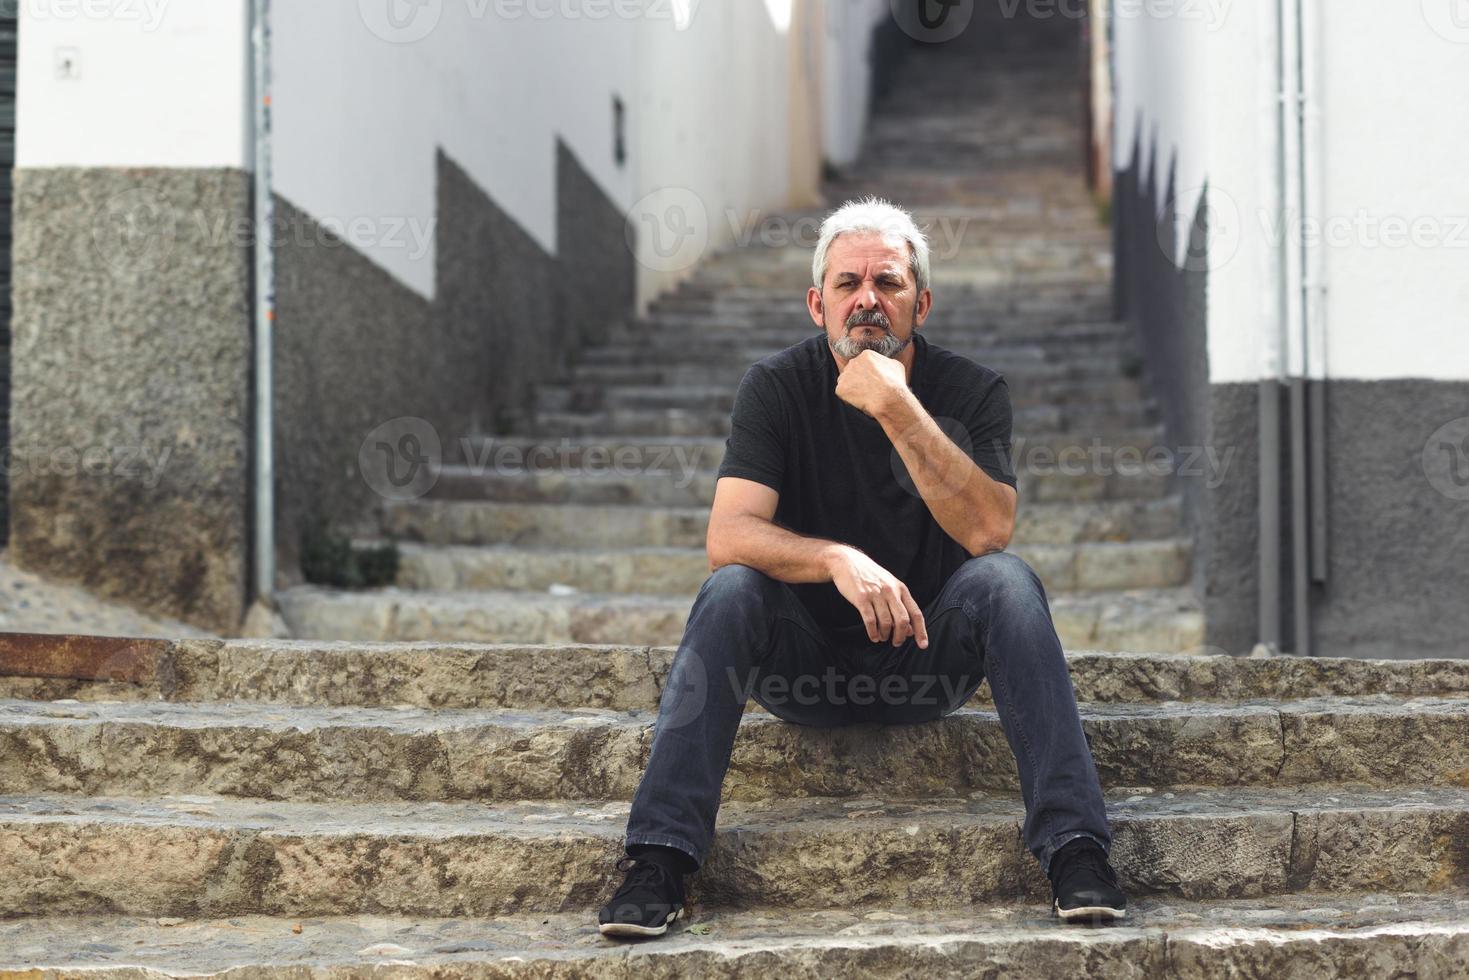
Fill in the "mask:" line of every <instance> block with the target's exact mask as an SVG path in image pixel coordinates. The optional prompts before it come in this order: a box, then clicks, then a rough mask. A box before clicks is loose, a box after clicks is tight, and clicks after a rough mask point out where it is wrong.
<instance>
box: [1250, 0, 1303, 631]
mask: <svg viewBox="0 0 1469 980" xmlns="http://www.w3.org/2000/svg"><path fill="white" fill-rule="evenodd" d="M1297 27H1298V22H1297V19H1296V17H1295V4H1294V0H1276V42H1277V48H1276V71H1277V73H1278V78H1279V81H1280V89H1279V92H1278V100H1279V103H1278V104H1279V111H1278V113H1277V133H1276V138H1277V141H1278V149H1279V157H1278V160H1277V174H1276V177H1277V181H1276V205H1277V207H1278V209H1279V217H1280V228H1281V229H1282V231H1283V234H1284V237H1283V238H1282V240H1281V245H1280V252H1279V254H1278V256H1277V259H1278V262H1279V270H1280V294H1279V306H1278V317H1279V330H1278V333H1277V336H1276V337H1275V338H1274V343H1273V344H1271V345H1268V346H1269V347H1270V352H1269V356H1268V358H1267V364H1266V365H1265V371H1264V377H1263V378H1262V379H1261V382H1260V420H1259V426H1260V434H1259V435H1260V511H1259V531H1260V565H1259V573H1260V591H1259V629H1260V642H1261V643H1264V644H1267V645H1270V646H1274V647H1275V648H1277V649H1278V648H1280V647H1281V645H1282V642H1283V630H1282V619H1283V617H1282V614H1281V603H1280V598H1281V596H1280V587H1281V575H1280V569H1281V564H1282V554H1283V548H1282V541H1281V528H1280V505H1281V482H1282V481H1281V467H1280V412H1281V388H1282V385H1285V386H1287V387H1288V386H1289V375H1290V364H1291V348H1292V339H1293V338H1299V336H1300V331H1299V325H1298V320H1299V312H1300V308H1299V306H1298V304H1297V303H1296V297H1297V295H1298V291H1297V284H1298V283H1299V281H1300V253H1299V252H1298V251H1296V250H1295V249H1293V248H1291V247H1290V239H1289V236H1290V228H1291V221H1292V219H1293V217H1295V216H1297V215H1299V214H1300V207H1299V203H1298V200H1297V195H1298V193H1299V190H1300V184H1299V182H1298V181H1297V180H1296V178H1295V175H1297V174H1299V172H1300V164H1299V156H1300V147H1299V143H1298V142H1297V139H1298V137H1299V135H1300V131H1299V129H1298V128H1297V127H1296V126H1295V124H1294V118H1295V113H1294V112H1293V111H1292V106H1293V104H1294V102H1295V98H1296V94H1297V92H1298V85H1297V80H1296V71H1297V69H1298V68H1299V61H1298V60H1297V58H1296V41H1295V38H1296V29H1297ZM1294 408H1295V405H1294V400H1292V404H1291V409H1292V412H1291V419H1292V422H1294V417H1295V412H1294Z"/></svg>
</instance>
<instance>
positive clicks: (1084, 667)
mask: <svg viewBox="0 0 1469 980" xmlns="http://www.w3.org/2000/svg"><path fill="white" fill-rule="evenodd" d="M142 642H144V643H145V644H146V648H147V651H148V655H149V657H150V658H151V659H150V661H149V662H150V664H151V665H152V666H151V668H150V669H149V670H148V671H147V672H146V675H145V676H144V677H143V678H142V679H140V680H137V681H85V680H76V679H69V678H29V677H9V676H6V677H0V697H7V698H16V699H32V700H52V701H54V700H57V699H81V700H91V701H95V700H112V701H123V700H129V701H137V700H164V701H242V702H249V701H259V702H266V703H272V704H303V705H324V706H328V705H337V706H361V707H394V706H398V705H411V706H415V707H421V708H436V709H449V708H513V709H519V710H538V709H546V708H601V709H609V710H613V711H654V710H656V709H657V707H658V698H659V692H660V691H661V689H662V685H663V680H664V678H665V677H667V675H668V671H669V667H670V665H671V664H672V662H673V656H674V652H675V649H676V648H675V647H672V646H663V647H641V646H620V645H616V644H484V643H437V642H431V641H422V642H415V643H366V642H346V641H340V640H251V639H232V640H213V639H209V640H148V641H142ZM1067 665H1068V667H1069V669H1070V672H1071V683H1072V686H1073V687H1074V688H1075V690H1076V696H1077V698H1078V699H1079V700H1080V701H1083V702H1096V703H1100V704H1114V703H1123V704H1127V703H1135V702H1143V703H1153V702H1168V701H1262V700H1263V701H1289V700H1301V699H1306V698H1326V697H1339V698H1360V697H1368V696H1373V695H1392V696H1398V697H1403V698H1426V697H1447V698H1469V659H1463V660H1407V659H1405V660H1359V659H1356V658H1343V657H1293V656H1277V657H1237V656H1230V655H1227V654H1222V653H1207V652H1189V653H1166V654H1165V653H1109V652H1103V651H1096V650H1071V651H1069V652H1068V653H1067ZM988 703H989V685H988V684H987V683H986V684H981V685H980V687H979V690H978V691H976V692H975V695H974V698H973V699H971V701H970V704H971V705H976V706H978V705H984V704H988Z"/></svg>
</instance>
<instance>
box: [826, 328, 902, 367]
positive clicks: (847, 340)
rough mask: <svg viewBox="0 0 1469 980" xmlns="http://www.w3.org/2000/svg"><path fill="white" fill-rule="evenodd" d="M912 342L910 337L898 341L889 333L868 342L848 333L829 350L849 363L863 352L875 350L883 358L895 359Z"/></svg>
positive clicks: (863, 338)
mask: <svg viewBox="0 0 1469 980" xmlns="http://www.w3.org/2000/svg"><path fill="white" fill-rule="evenodd" d="M912 340H913V338H912V337H911V336H910V337H909V338H908V339H907V340H899V339H898V338H897V337H896V336H894V335H893V333H892V332H891V331H889V332H887V333H885V334H883V335H882V336H881V337H879V338H878V339H877V340H868V339H867V338H865V337H862V338H856V337H853V336H852V335H851V334H850V333H849V334H847V335H846V336H844V337H842V338H841V339H840V340H838V341H836V342H835V343H833V344H832V345H831V349H832V350H834V351H836V353H837V354H838V355H840V356H841V357H842V358H844V359H846V360H849V361H850V360H851V359H852V358H854V357H856V356H857V355H858V354H860V353H862V352H863V351H865V350H875V351H877V352H878V353H879V354H881V355H882V356H883V357H897V356H898V354H899V353H901V352H902V350H903V348H904V347H907V346H908V344H909V343H910V342H911V341H912Z"/></svg>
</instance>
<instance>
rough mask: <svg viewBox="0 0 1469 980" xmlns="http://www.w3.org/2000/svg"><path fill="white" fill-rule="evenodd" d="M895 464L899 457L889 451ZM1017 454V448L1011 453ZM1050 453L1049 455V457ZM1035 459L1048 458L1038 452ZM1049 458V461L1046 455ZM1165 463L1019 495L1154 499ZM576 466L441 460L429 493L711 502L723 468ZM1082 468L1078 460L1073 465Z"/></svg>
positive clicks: (1046, 474)
mask: <svg viewBox="0 0 1469 980" xmlns="http://www.w3.org/2000/svg"><path fill="white" fill-rule="evenodd" d="M891 452H892V455H893V457H894V458H893V460H892V462H893V466H894V469H895V470H896V469H897V467H898V465H899V464H900V463H901V457H898V455H897V450H896V449H894V450H892V451H891ZM1014 455H1015V453H1014V452H1013V448H1012V452H1011V456H1012V458H1013V457H1014ZM1048 458H1049V457H1046V459H1048ZM1037 459H1042V458H1041V457H1039V455H1037ZM1042 461H1044V460H1042ZM1164 465H1165V464H1164V463H1163V462H1161V461H1160V462H1158V463H1155V464H1154V468H1153V472H1147V471H1141V470H1142V467H1141V465H1140V464H1139V466H1138V467H1136V468H1134V467H1131V466H1129V467H1128V468H1127V472H1119V471H1116V470H1110V468H1109V471H1107V472H1080V473H1073V472H1068V471H1062V470H1061V467H1060V465H1059V463H1052V464H1051V465H1037V466H1035V467H1034V468H1027V469H1018V470H1017V472H1016V474H1015V476H1016V485H1017V490H1018V492H1019V494H1020V499H1022V500H1024V501H1026V502H1029V501H1041V502H1062V501H1082V500H1088V501H1091V500H1136V499H1147V500H1156V499H1158V498H1160V497H1163V496H1165V495H1167V494H1168V493H1170V492H1172V491H1173V490H1174V489H1175V486H1174V480H1173V477H1172V475H1171V474H1170V473H1168V472H1167V471H1166V470H1164V469H1163V466H1164ZM619 469H620V470H621V471H620V472H600V473H597V472H575V470H572V471H566V470H561V471H557V470H544V469H534V470H515V469H510V468H495V469H485V468H481V467H479V466H452V465H451V466H442V467H440V468H439V470H438V479H437V480H436V481H435V482H434V484H433V486H432V487H430V488H429V490H428V492H427V493H426V494H425V496H428V497H431V498H433V499H436V500H494V501H501V502H507V503H508V502H520V503H570V504H629V505H649V506H662V507H708V506H710V505H711V504H712V503H713V502H714V490H715V486H716V484H717V483H718V478H717V473H715V472H711V471H708V470H702V471H701V470H679V471H676V472H651V473H637V472H628V471H627V469H626V468H624V467H620V468H619ZM1073 469H1075V470H1084V469H1085V464H1084V463H1083V462H1082V461H1081V459H1080V458H1078V459H1077V460H1076V465H1075V466H1068V467H1067V470H1073Z"/></svg>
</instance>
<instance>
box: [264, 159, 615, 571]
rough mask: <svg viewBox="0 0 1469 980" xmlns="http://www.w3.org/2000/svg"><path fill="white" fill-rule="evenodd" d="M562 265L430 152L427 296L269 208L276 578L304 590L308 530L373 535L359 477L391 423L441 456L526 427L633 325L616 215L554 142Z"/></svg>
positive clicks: (292, 212)
mask: <svg viewBox="0 0 1469 980" xmlns="http://www.w3.org/2000/svg"><path fill="white" fill-rule="evenodd" d="M556 162H557V172H556V190H557V198H556V228H557V242H558V250H559V253H560V254H558V255H551V254H549V253H548V252H546V251H545V250H544V249H542V248H541V247H540V246H539V245H538V244H537V243H536V241H535V239H533V238H532V237H531V236H530V235H529V234H528V233H527V232H526V231H525V230H524V229H523V228H521V227H520V225H518V224H517V223H516V222H515V220H514V219H513V218H511V217H510V216H509V215H508V214H507V213H506V212H505V211H504V209H502V208H501V207H500V206H499V205H498V204H496V203H495V201H494V200H493V199H491V198H490V197H489V195H487V194H486V193H485V192H484V191H483V190H482V189H481V188H480V187H479V186H478V185H477V184H476V183H475V182H474V180H473V179H472V178H471V177H470V176H469V175H468V174H467V173H466V172H465V171H464V170H463V169H462V168H461V167H460V166H459V165H458V164H456V163H455V162H454V161H453V160H452V159H450V158H449V157H448V156H447V155H446V154H444V153H443V152H442V151H440V152H439V154H438V163H437V172H438V181H437V187H438V202H437V207H436V214H437V221H436V225H435V234H436V240H435V244H436V268H435V291H434V297H433V299H432V300H426V299H424V298H423V297H421V296H420V295H418V294H417V293H415V292H414V291H413V290H411V289H409V288H407V287H406V286H404V285H402V284H401V283H399V282H398V281H397V280H396V279H394V278H393V277H392V276H391V275H390V274H388V273H387V272H385V271H384V270H383V269H381V268H380V267H379V266H377V265H376V264H375V263H373V262H371V261H370V260H369V259H367V258H366V257H365V256H364V255H362V254H361V253H360V252H357V251H355V250H354V249H352V248H351V247H350V246H347V245H345V244H343V245H341V246H340V247H333V248H321V247H310V245H309V244H308V245H306V246H302V245H301V244H300V243H303V242H304V243H314V242H319V241H320V240H322V237H323V236H325V235H326V232H325V231H324V230H323V229H321V228H320V227H319V226H316V225H315V224H314V223H313V221H312V219H311V218H310V216H308V215H306V214H305V213H303V212H302V211H300V210H299V209H297V208H296V207H294V206H293V205H292V204H291V203H290V202H288V201H284V200H278V202H277V206H278V207H279V208H280V213H281V215H282V219H281V220H282V221H283V223H285V225H286V226H287V230H288V231H293V232H294V231H299V232H301V233H299V234H295V233H293V234H287V235H285V236H283V237H284V239H285V241H286V242H287V244H286V245H285V246H284V247H281V248H278V249H277V256H276V264H277V273H276V275H277V283H276V289H277V340H276V344H277V350H276V392H277V401H276V414H277V425H276V444H277V451H276V460H275V466H276V474H277V504H276V507H277V521H278V525H277V534H276V540H277V548H278V553H279V555H280V562H281V573H282V575H283V576H284V577H285V578H286V579H287V580H288V581H289V582H295V581H297V580H298V579H299V568H300V560H301V545H302V537H303V535H304V534H305V533H306V532H307V530H308V529H310V528H325V529H326V530H327V532H328V533H330V532H331V531H333V530H337V531H339V532H344V533H348V534H372V533H374V532H375V531H376V529H377V523H376V519H377V512H378V508H379V506H380V504H381V503H382V502H383V499H382V498H381V497H379V496H378V494H377V493H376V492H375V491H374V490H373V488H372V487H370V486H369V485H368V482H367V481H366V480H365V479H364V478H363V474H361V473H360V471H359V468H358V453H359V450H360V448H361V447H362V445H363V442H364V440H365V439H367V438H368V436H369V434H370V433H372V432H373V430H374V429H376V428H377V427H378V426H380V425H381V424H383V423H384V422H387V421H389V420H391V419H395V418H398V417H401V416H411V417H414V418H418V419H422V420H423V421H424V423H426V424H427V425H428V426H430V427H431V428H432V430H433V432H434V433H436V435H437V437H438V441H439V444H440V447H441V451H442V457H441V458H442V459H444V460H446V461H451V462H452V461H455V460H457V459H458V458H459V452H458V446H459V440H460V439H461V438H462V437H465V436H468V435H470V434H473V433H479V432H486V433H495V432H505V431H510V430H514V429H522V430H523V429H524V428H525V426H526V425H527V423H528V422H529V421H530V419H531V409H532V403H533V398H534V389H535V385H536V383H537V382H541V381H546V380H551V379H557V378H561V377H563V376H564V375H565V373H566V371H567V367H568V363H569V360H570V356H571V355H572V352H573V351H575V350H576V349H579V348H581V347H583V346H585V345H588V344H595V343H598V342H601V341H603V340H604V339H605V338H606V335H607V332H608V330H609V329H610V328H611V326H612V325H613V324H614V323H616V322H617V321H619V320H621V319H624V318H626V317H628V316H630V315H631V314H632V311H633V303H634V289H635V277H636V272H635V260H634V258H633V255H632V253H631V251H630V250H629V248H628V246H627V239H626V237H625V235H626V231H625V224H624V222H625V218H624V215H623V212H622V210H621V209H620V208H618V207H617V206H616V205H615V204H614V203H613V202H612V201H611V200H610V199H609V198H608V197H607V196H606V195H605V194H604V193H603V192H602V191H601V189H600V187H598V185H597V184H596V182H595V181H594V180H593V179H592V177H591V175H590V174H589V173H588V172H587V171H586V170H585V169H584V168H583V167H582V166H581V164H580V163H579V162H578V161H577V159H576V157H575V155H574V154H573V153H572V152H571V150H570V149H569V148H568V147H567V146H566V145H565V144H564V143H562V142H561V141H559V140H558V141H557V148H556Z"/></svg>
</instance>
